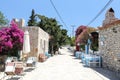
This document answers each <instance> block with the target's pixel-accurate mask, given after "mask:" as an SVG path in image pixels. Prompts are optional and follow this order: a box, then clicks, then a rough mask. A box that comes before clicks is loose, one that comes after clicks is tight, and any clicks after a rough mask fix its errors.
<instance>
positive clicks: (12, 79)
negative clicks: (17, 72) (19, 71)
mask: <svg viewBox="0 0 120 80" xmlns="http://www.w3.org/2000/svg"><path fill="white" fill-rule="evenodd" d="M19 79H20V77H12V78H9V79H6V80H19Z"/></svg>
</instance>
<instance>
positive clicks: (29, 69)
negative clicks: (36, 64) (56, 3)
mask: <svg viewBox="0 0 120 80" xmlns="http://www.w3.org/2000/svg"><path fill="white" fill-rule="evenodd" d="M32 70H34V68H28V69H26V70H24V72H31V71H32Z"/></svg>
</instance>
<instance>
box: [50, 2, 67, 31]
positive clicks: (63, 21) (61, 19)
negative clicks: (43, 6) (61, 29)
mask: <svg viewBox="0 0 120 80" xmlns="http://www.w3.org/2000/svg"><path fill="white" fill-rule="evenodd" d="M50 2H51V4H52V6H53V8H54V9H55V11H56V13H57V15H58V17H59V18H60V20H61V22H62V23H63V24H64V26H65V27H66V28H67V29H69V28H68V27H67V25H66V23H65V22H64V21H63V19H62V17H61V15H60V13H59V12H58V10H57V8H56V7H55V5H54V3H53V1H52V0H50Z"/></svg>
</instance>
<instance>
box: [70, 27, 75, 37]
mask: <svg viewBox="0 0 120 80" xmlns="http://www.w3.org/2000/svg"><path fill="white" fill-rule="evenodd" d="M71 27H72V37H74V36H75V34H74V32H75V31H74V27H75V25H71Z"/></svg>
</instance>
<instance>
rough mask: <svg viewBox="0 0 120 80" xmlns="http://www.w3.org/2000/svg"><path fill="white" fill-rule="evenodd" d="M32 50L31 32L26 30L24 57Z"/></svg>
mask: <svg viewBox="0 0 120 80" xmlns="http://www.w3.org/2000/svg"><path fill="white" fill-rule="evenodd" d="M29 52H30V39H29V32H28V30H26V31H25V32H24V40H23V54H25V55H24V57H27V54H28V53H29Z"/></svg>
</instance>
